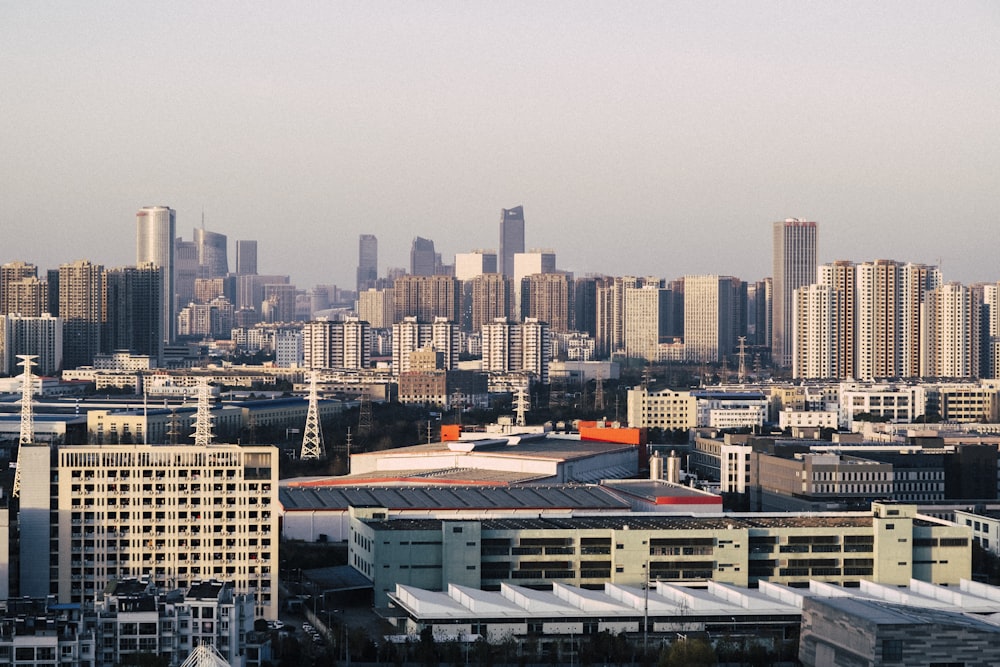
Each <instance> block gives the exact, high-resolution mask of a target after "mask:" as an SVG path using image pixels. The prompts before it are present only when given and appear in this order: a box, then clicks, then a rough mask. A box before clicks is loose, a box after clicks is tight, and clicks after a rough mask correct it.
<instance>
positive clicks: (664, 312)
mask: <svg viewBox="0 0 1000 667" xmlns="http://www.w3.org/2000/svg"><path fill="white" fill-rule="evenodd" d="M669 307H670V290H668V289H665V288H662V287H657V286H656V285H646V286H644V287H636V288H629V289H626V290H625V308H626V312H627V313H628V322H627V323H626V325H625V350H626V352H627V356H629V357H638V358H641V359H646V360H647V361H650V362H656V361H659V355H660V341H661V340H662V339H663V335H664V331H665V329H666V322H667V318H668V315H669V311H668V309H669Z"/></svg>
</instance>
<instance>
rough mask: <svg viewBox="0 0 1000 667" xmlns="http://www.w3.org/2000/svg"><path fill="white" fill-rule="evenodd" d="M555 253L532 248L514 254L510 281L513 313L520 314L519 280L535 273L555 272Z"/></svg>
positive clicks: (520, 294)
mask: <svg viewBox="0 0 1000 667" xmlns="http://www.w3.org/2000/svg"><path fill="white" fill-rule="evenodd" d="M555 270H556V253H555V252H554V251H552V250H538V249H532V250H529V251H528V252H519V253H516V254H515V255H514V275H513V279H512V281H511V285H512V286H513V293H514V314H515V316H520V315H521V312H522V307H521V297H522V293H521V281H522V280H524V278H525V277H527V276H530V275H534V274H536V273H555Z"/></svg>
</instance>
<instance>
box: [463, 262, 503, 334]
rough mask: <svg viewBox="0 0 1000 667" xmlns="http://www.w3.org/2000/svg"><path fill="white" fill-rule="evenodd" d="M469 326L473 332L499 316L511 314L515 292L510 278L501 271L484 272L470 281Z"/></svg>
mask: <svg viewBox="0 0 1000 667" xmlns="http://www.w3.org/2000/svg"><path fill="white" fill-rule="evenodd" d="M466 284H467V285H469V287H470V289H469V294H468V296H469V326H468V330H469V331H472V332H478V331H481V330H482V328H483V326H484V325H486V324H489V323H490V322H492V321H494V320H495V319H496V318H498V317H502V318H507V317H510V316H511V307H512V305H513V294H512V288H511V281H510V278H508V277H507V276H505V275H503V274H500V273H484V274H482V275H478V276H476V277H475V278H473V279H472V280H471V281H470V282H469V283H466Z"/></svg>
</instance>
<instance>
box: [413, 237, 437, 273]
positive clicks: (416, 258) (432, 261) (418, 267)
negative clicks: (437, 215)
mask: <svg viewBox="0 0 1000 667" xmlns="http://www.w3.org/2000/svg"><path fill="white" fill-rule="evenodd" d="M435 273H437V253H436V252H434V241H432V240H430V239H425V238H423V237H420V236H418V237H416V238H414V239H413V245H412V246H410V275H411V276H433V275H434V274H435Z"/></svg>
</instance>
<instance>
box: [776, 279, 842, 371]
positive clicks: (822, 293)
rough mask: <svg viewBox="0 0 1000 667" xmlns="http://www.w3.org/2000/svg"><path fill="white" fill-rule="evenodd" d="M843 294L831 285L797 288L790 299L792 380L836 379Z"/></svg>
mask: <svg viewBox="0 0 1000 667" xmlns="http://www.w3.org/2000/svg"><path fill="white" fill-rule="evenodd" d="M843 298H844V294H843V292H841V291H840V290H838V289H835V288H834V287H832V286H831V285H825V284H814V285H807V286H805V287H800V288H798V289H797V290H795V292H794V294H793V297H792V321H793V322H794V323H795V324H794V326H793V327H792V330H791V331H790V332H786V333H789V334H790V335H791V337H792V377H793V378H796V379H797V378H836V377H841V376H842V375H843V373H842V370H841V368H840V366H839V362H840V347H841V345H842V344H843V340H842V337H841V331H840V323H841V321H842V312H843Z"/></svg>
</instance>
